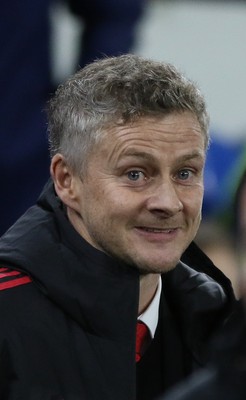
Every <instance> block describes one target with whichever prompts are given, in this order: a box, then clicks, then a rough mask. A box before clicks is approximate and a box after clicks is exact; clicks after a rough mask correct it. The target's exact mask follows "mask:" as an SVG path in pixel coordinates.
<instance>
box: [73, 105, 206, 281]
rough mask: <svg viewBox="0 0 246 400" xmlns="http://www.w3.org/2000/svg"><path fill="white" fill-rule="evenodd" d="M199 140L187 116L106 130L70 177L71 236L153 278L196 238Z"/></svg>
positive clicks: (200, 176)
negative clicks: (72, 196)
mask: <svg viewBox="0 0 246 400" xmlns="http://www.w3.org/2000/svg"><path fill="white" fill-rule="evenodd" d="M204 159H205V149H204V137H203V135H202V133H201V128H200V125H199V123H198V121H197V119H196V118H195V117H194V116H193V114H191V113H189V112H186V113H182V114H176V113H175V114H170V115H168V116H165V117H164V118H162V119H158V118H143V119H141V120H139V121H138V122H136V123H134V124H132V125H127V126H121V127H116V128H115V127H114V128H112V129H109V130H108V131H107V132H106V134H105V136H104V138H103V139H102V141H101V142H100V144H98V145H97V146H96V147H95V149H94V150H93V152H92V154H91V155H90V157H89V160H88V169H87V172H86V174H85V176H83V178H82V179H81V178H79V177H78V176H77V177H75V187H76V193H77V195H76V202H77V203H76V207H75V209H74V210H71V209H70V210H69V211H68V216H69V219H70V221H71V222H72V224H73V225H74V227H75V229H76V230H77V231H78V232H79V233H80V234H81V235H82V236H83V237H84V238H85V239H86V240H87V241H88V242H89V243H90V244H91V245H92V246H94V247H96V248H97V249H99V250H101V251H103V252H105V253H107V254H109V255H111V256H113V257H116V258H119V259H121V260H123V261H125V262H127V263H128V264H130V265H132V266H134V267H137V268H138V269H140V271H142V272H143V273H146V272H147V273H150V272H151V273H155V272H156V273H160V272H165V271H168V270H170V269H172V268H174V267H175V265H176V264H177V262H178V261H179V259H180V257H181V254H182V253H183V251H184V250H185V249H186V248H187V246H188V245H189V243H190V242H191V241H192V240H193V238H194V236H195V235H196V232H197V229H198V227H199V224H200V219H201V206H202V197H203V167H204Z"/></svg>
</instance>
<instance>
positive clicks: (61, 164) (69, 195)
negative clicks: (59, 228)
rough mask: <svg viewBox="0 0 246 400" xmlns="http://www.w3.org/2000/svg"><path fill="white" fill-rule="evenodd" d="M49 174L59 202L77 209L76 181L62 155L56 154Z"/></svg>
mask: <svg viewBox="0 0 246 400" xmlns="http://www.w3.org/2000/svg"><path fill="white" fill-rule="evenodd" d="M50 174H51V176H52V178H53V181H54V185H55V190H56V193H57V195H58V196H59V198H60V199H61V201H62V202H63V203H64V204H65V205H66V206H68V207H70V208H73V209H75V210H76V209H77V207H76V205H77V201H76V199H77V196H76V194H77V190H76V189H77V183H78V182H77V180H78V179H79V178H78V176H77V175H75V174H74V173H73V172H72V170H71V168H70V167H69V166H68V165H67V162H66V159H65V158H64V156H63V155H62V154H59V153H58V154H56V155H55V156H54V157H53V158H52V160H51V165H50Z"/></svg>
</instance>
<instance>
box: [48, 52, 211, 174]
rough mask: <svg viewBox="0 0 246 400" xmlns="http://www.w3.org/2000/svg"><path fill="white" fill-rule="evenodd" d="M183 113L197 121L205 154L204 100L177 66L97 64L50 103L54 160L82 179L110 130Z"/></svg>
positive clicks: (127, 58) (121, 61) (120, 60)
mask: <svg viewBox="0 0 246 400" xmlns="http://www.w3.org/2000/svg"><path fill="white" fill-rule="evenodd" d="M183 111H190V112H192V113H193V114H194V115H195V116H196V118H197V120H198V122H199V124H200V127H201V131H202V134H203V135H204V143H205V148H207V146H208V143H209V132H208V125H209V118H208V113H207V110H206V104H205V101H204V97H203V96H202V94H201V93H200V90H199V89H198V87H197V86H196V85H195V84H194V83H193V82H192V81H190V80H188V79H187V78H186V77H185V76H184V75H183V74H182V73H180V72H179V71H178V70H177V69H176V68H175V67H174V66H173V65H171V64H167V63H163V62H157V61H153V60H149V59H145V58H142V57H139V56H137V55H131V54H128V55H122V56H119V57H110V58H105V59H100V60H97V61H95V62H93V63H91V64H89V65H87V66H86V67H84V68H83V69H81V70H80V71H78V72H77V73H76V74H74V75H73V76H72V77H71V78H69V79H68V80H67V81H66V82H65V83H64V84H62V85H60V86H59V87H58V89H57V91H56V93H55V96H54V97H53V98H52V99H51V100H50V102H49V103H48V108H47V112H48V130H49V143H50V153H51V157H52V156H53V155H54V154H56V153H62V154H63V155H64V157H65V158H66V160H67V162H68V164H69V165H70V167H71V168H72V169H73V170H74V171H77V172H79V173H81V172H82V171H83V170H84V169H85V167H86V161H87V157H88V155H89V153H90V151H91V150H92V148H93V146H94V145H95V144H96V143H98V141H99V140H100V138H102V137H103V135H104V134H105V132H106V129H107V127H109V126H111V127H112V126H114V125H115V126H119V124H129V123H132V122H134V121H136V120H138V119H140V118H142V117H156V118H159V117H160V118H161V117H163V116H165V115H168V114H170V113H173V112H183Z"/></svg>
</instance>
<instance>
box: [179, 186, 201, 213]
mask: <svg viewBox="0 0 246 400" xmlns="http://www.w3.org/2000/svg"><path fill="white" fill-rule="evenodd" d="M202 200H203V188H199V190H196V191H192V193H190V194H189V196H186V197H185V198H184V201H183V205H184V209H185V210H186V213H187V214H189V215H190V217H193V218H196V217H199V218H200V215H201V211H202Z"/></svg>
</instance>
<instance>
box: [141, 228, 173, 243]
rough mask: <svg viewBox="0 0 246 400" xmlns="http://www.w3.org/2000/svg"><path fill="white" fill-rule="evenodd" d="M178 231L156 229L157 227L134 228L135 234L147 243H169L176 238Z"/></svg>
mask: <svg viewBox="0 0 246 400" xmlns="http://www.w3.org/2000/svg"><path fill="white" fill-rule="evenodd" d="M179 231H180V228H179V227H172V228H157V227H147V226H136V227H135V232H136V233H137V234H138V235H139V236H141V237H143V238H145V239H147V240H149V241H157V242H160V241H161V242H163V241H169V240H173V239H175V238H176V236H177V235H178V232H179Z"/></svg>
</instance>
